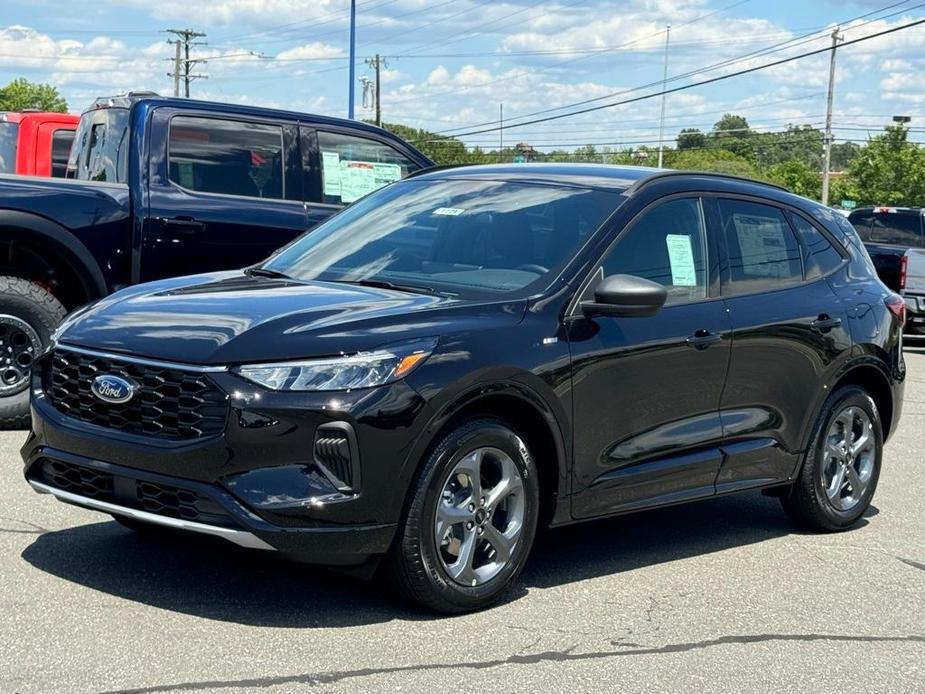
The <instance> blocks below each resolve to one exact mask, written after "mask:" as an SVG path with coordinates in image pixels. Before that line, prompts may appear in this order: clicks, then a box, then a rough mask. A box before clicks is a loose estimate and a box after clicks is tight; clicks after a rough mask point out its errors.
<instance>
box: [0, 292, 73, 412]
mask: <svg viewBox="0 0 925 694" xmlns="http://www.w3.org/2000/svg"><path fill="white" fill-rule="evenodd" d="M66 313H67V311H66V310H65V308H64V306H62V305H61V302H60V301H58V300H57V299H56V298H55V297H54V296H53V295H52V294H51V292H49V291H48V290H46V289H44V288H42V287H40V286H39V285H37V284H35V283H33V282H29V281H28V280H24V279H21V278H19V277H3V276H0V429H19V428H22V427H26V426H28V424H29V379H30V376H31V373H32V361H33V360H34V359H35V357H36V355H38V354H39V353H41V351H42V350H43V349H44V348H45V346H46V345H47V344H48V341H49V339H50V338H51V334H52V332H54V329H55V327H56V326H57V325H58V323H60V322H61V320H62V319H63V318H64V316H65V314H66Z"/></svg>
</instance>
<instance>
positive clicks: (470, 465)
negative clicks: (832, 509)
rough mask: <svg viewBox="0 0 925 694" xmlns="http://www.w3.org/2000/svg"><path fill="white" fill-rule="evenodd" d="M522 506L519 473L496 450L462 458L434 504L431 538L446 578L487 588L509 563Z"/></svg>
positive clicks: (478, 451)
mask: <svg viewBox="0 0 925 694" xmlns="http://www.w3.org/2000/svg"><path fill="white" fill-rule="evenodd" d="M525 510H526V503H525V498H524V479H523V475H522V473H521V471H520V468H519V467H518V466H517V465H516V464H515V463H514V460H513V459H512V458H511V456H509V455H508V454H507V453H505V452H504V451H502V450H501V449H499V448H494V447H482V448H477V449H476V450H474V451H472V452H470V453H468V454H466V455H465V456H464V457H463V458H462V459H460V460H459V462H457V463H456V465H455V466H454V467H453V469H452V471H451V472H450V475H449V477H448V478H447V480H446V482H445V483H444V485H443V490H442V491H441V494H440V497H439V498H438V500H437V512H436V516H435V519H434V537H435V539H436V543H437V556H438V557H439V559H440V562H441V564H442V565H443V569H444V570H445V571H446V573H447V575H448V576H449V577H450V578H451V579H452V580H453V581H455V582H456V583H459V584H460V585H463V586H467V587H472V586H479V585H483V584H485V583H487V582H488V581H490V580H492V579H493V578H494V577H495V576H497V575H498V574H499V573H500V572H501V571H502V570H503V569H504V567H505V566H507V565H508V563H509V562H510V561H511V558H512V556H513V554H514V549H515V547H516V546H517V541H518V538H519V537H520V533H521V530H522V529H523V524H524V517H525Z"/></svg>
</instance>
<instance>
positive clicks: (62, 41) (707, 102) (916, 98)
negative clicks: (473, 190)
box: [0, 0, 925, 150]
mask: <svg viewBox="0 0 925 694" xmlns="http://www.w3.org/2000/svg"><path fill="white" fill-rule="evenodd" d="M918 19H925V2H916V1H914V0H912V1H909V2H891V1H890V0H862V1H854V2H852V1H845V0H839V1H829V0H811V1H810V0H739V1H737V2H736V1H733V0H622V1H619V2H617V1H614V0H598V1H593V0H551V1H549V2H542V1H539V2H538V1H537V0H357V65H356V77H357V79H359V78H361V77H371V76H372V71H371V70H370V68H369V67H368V66H367V64H366V62H365V61H366V59H368V58H372V57H373V56H374V55H375V54H377V53H378V54H380V55H382V56H384V60H385V61H386V65H387V66H386V67H385V68H384V70H383V75H382V110H383V119H384V120H386V121H389V122H399V123H404V124H407V125H411V126H414V127H420V128H425V129H427V130H431V131H435V132H440V133H445V134H448V135H456V134H462V135H463V136H462V139H463V140H464V141H465V142H466V143H467V144H469V145H472V146H474V145H481V146H483V147H497V146H498V144H499V141H501V140H502V138H503V142H504V143H505V144H507V145H510V144H513V143H514V142H520V141H526V142H529V143H531V144H533V145H534V146H536V147H537V148H538V149H543V150H548V149H552V148H565V149H574V147H576V146H580V145H584V144H590V143H593V144H595V145H596V146H598V147H602V146H611V147H621V146H623V147H626V146H641V145H650V146H657V143H658V141H659V119H660V113H661V110H660V109H661V98H660V97H659V96H657V92H658V91H659V90H660V89H661V81H662V79H663V74H664V73H663V71H664V69H665V68H664V65H665V55H666V51H665V48H666V39H667V43H668V51H667V56H668V80H669V81H668V86H669V87H681V86H685V87H686V86H689V85H692V84H694V83H696V82H699V81H702V80H705V79H709V78H713V77H717V76H722V75H729V74H731V73H734V72H737V71H740V70H743V69H747V68H751V67H757V66H760V65H763V64H766V63H769V62H772V61H775V60H780V59H782V58H787V57H790V56H794V55H797V54H800V53H804V52H809V51H814V50H818V49H823V48H825V47H827V46H829V45H830V44H831V36H830V34H831V32H832V31H833V29H834V28H835V27H836V26H840V27H841V28H842V32H843V35H844V37H845V39H846V40H847V41H852V40H854V39H859V38H863V37H865V36H869V35H871V34H874V33H877V32H881V31H884V30H886V29H889V28H893V27H897V26H901V25H903V24H907V23H909V22H910V21H915V20H918ZM669 25H670V27H671V29H670V31H668V30H667V29H666V27H667V26H669ZM171 28H190V29H194V30H196V31H199V32H203V33H205V34H206V36H205V37H204V38H202V39H199V40H200V41H202V42H203V43H204V45H197V46H194V48H193V53H192V55H193V57H195V58H202V59H204V60H206V61H207V62H204V63H201V64H199V65H196V67H195V69H194V71H195V73H196V74H203V75H205V76H206V78H205V79H198V80H195V81H193V83H192V85H191V96H192V97H194V98H202V99H209V100H213V101H225V102H235V103H248V104H256V105H262V106H269V107H277V108H285V109H289V110H295V111H302V112H312V113H323V114H328V115H335V116H346V115H347V92H348V67H349V66H348V63H349V59H348V57H347V56H348V50H349V32H348V28H349V0H198V1H197V0H118V2H117V1H116V0H92V2H90V1H88V0H69V1H68V2H60V1H56V0H4V2H3V3H2V4H0V85H2V84H6V83H7V82H8V81H9V80H12V79H14V78H17V77H26V78H27V79H30V80H33V81H39V82H47V83H51V84H53V85H55V86H56V87H57V88H58V89H59V91H60V92H61V94H62V95H63V96H64V97H65V98H66V99H67V102H68V104H69V107H70V109H71V110H72V111H74V112H80V111H81V110H83V109H84V108H86V107H87V106H88V105H89V104H90V103H91V102H92V101H93V99H95V98H96V97H97V96H101V95H111V94H116V93H122V92H126V91H129V90H153V91H156V92H158V93H161V94H171V93H172V89H173V85H172V80H171V78H170V77H168V75H167V73H168V72H169V71H170V70H171V69H172V56H173V55H174V47H173V46H172V45H169V44H168V43H167V40H168V38H170V36H169V35H168V34H167V33H165V30H166V29H171ZM828 68H829V52H824V53H821V54H819V55H815V56H811V57H806V58H803V59H800V60H796V61H792V62H788V63H786V64H783V65H780V66H778V67H773V68H769V69H766V70H761V71H758V72H754V73H751V74H748V75H743V76H734V77H730V78H729V79H726V80H723V81H719V82H716V83H713V84H711V85H704V86H694V87H692V88H689V89H685V90H683V91H679V92H677V93H674V94H671V95H669V96H667V97H666V104H665V138H664V139H665V141H666V144H670V141H671V140H672V139H673V138H674V137H675V136H676V135H677V133H678V131H680V130H681V129H682V128H701V129H704V130H708V129H710V128H711V127H712V125H713V124H714V123H715V122H716V121H717V120H718V119H719V118H720V117H721V116H722V115H723V113H726V112H732V113H739V114H741V115H743V116H745V117H746V118H748V120H749V123H750V124H751V125H752V126H753V127H754V128H756V129H758V130H761V131H779V130H784V129H786V127H787V125H788V123H799V124H804V123H807V124H812V125H815V126H819V127H822V126H823V124H824V114H825V108H826V86H827V80H828ZM362 92H363V90H362V87H361V86H360V85H359V84H357V117H361V118H370V117H372V111H371V110H370V109H369V108H364V107H363V104H362ZM653 94H656V95H655V96H654V97H652V98H646V99H642V100H638V101H635V102H633V103H624V104H622V105H615V106H608V107H607V108H601V109H596V110H594V111H592V112H589V113H585V114H581V115H573V116H569V117H564V118H557V119H555V120H549V121H546V122H543V123H536V124H533V125H519V123H522V122H523V121H530V120H534V119H537V118H546V117H550V116H559V115H563V114H567V113H570V112H572V111H575V110H580V109H586V108H589V107H594V106H602V105H608V104H613V103H614V102H619V101H625V100H627V99H630V98H635V97H640V96H649V95H653ZM502 104H503V124H504V127H503V130H500V131H499V124H500V123H501V122H502V121H501V118H500V113H501V109H502ZM575 104H580V105H575ZM893 115H908V116H911V117H912V118H913V120H912V124H911V125H912V126H913V134H912V139H917V140H925V25H921V26H916V27H912V28H909V29H905V30H902V31H899V32H896V33H893V34H889V35H886V36H882V37H878V38H873V39H870V40H867V41H863V42H861V43H857V44H854V45H848V46H845V47H843V48H842V49H840V50H839V51H838V52H837V72H836V89H835V109H834V124H835V134H836V136H837V138H838V139H839V140H842V141H846V140H856V141H864V140H865V139H866V138H867V137H868V136H869V135H870V134H875V133H876V132H877V131H878V130H879V129H881V128H882V127H883V125H884V124H886V123H888V122H890V120H891V117H892V116H893ZM916 128H921V130H920V131H918V130H916ZM480 130H488V132H481V133H480V132H474V131H480ZM470 133H471V134H470Z"/></svg>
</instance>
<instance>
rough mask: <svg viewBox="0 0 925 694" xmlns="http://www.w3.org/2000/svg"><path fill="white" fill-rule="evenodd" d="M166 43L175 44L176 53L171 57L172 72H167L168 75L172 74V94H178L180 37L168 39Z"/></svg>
mask: <svg viewBox="0 0 925 694" xmlns="http://www.w3.org/2000/svg"><path fill="white" fill-rule="evenodd" d="M167 43H173V44H176V47H177V55H176V57H175V58H174V59H173V72H172V73H170V72H168V73H167V74H168V75H171V74H172V75H173V95H174V96H180V43H181V42H180V39H177V40H176V41H168V42H167Z"/></svg>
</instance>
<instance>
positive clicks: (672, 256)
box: [665, 234, 697, 287]
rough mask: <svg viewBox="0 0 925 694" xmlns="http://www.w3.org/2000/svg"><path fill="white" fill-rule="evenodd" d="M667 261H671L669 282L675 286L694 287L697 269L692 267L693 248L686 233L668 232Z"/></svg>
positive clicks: (666, 237) (666, 242)
mask: <svg viewBox="0 0 925 694" xmlns="http://www.w3.org/2000/svg"><path fill="white" fill-rule="evenodd" d="M665 244H666V245H667V246H668V262H670V263H671V283H672V284H673V285H674V286H676V287H696V286H697V269H696V268H695V267H694V249H693V248H692V247H691V237H690V236H688V235H687V234H668V235H667V236H665Z"/></svg>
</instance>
